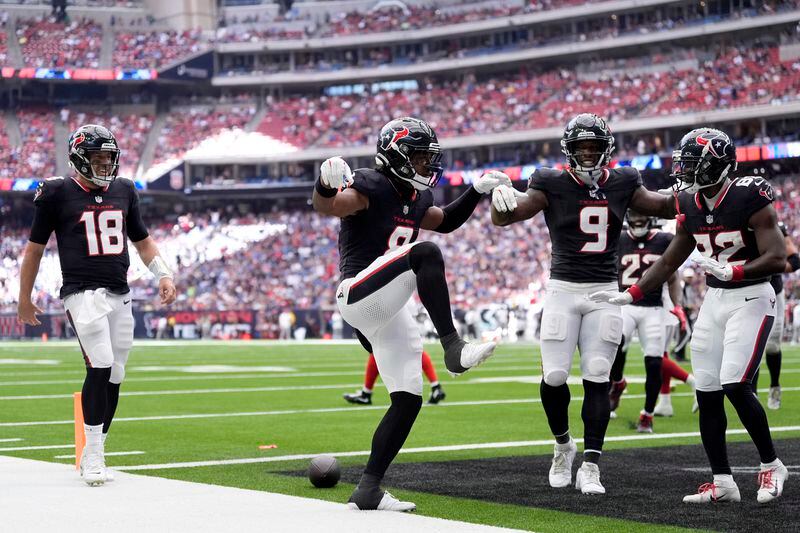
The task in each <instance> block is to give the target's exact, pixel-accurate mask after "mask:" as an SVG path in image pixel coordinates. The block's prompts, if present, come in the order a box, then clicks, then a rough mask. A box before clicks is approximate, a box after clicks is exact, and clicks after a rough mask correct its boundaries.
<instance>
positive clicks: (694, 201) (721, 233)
mask: <svg viewBox="0 0 800 533" xmlns="http://www.w3.org/2000/svg"><path fill="white" fill-rule="evenodd" d="M772 199H773V193H772V186H771V185H770V184H769V182H767V180H765V179H764V178H758V177H753V176H745V177H741V178H737V179H735V180H733V181H731V182H730V183H729V184H728V186H727V189H725V190H724V191H723V192H722V194H721V195H720V197H719V199H718V200H717V202H716V204H715V205H714V208H713V209H709V208H708V206H707V205H706V202H705V200H704V199H703V198H701V196H700V193H699V192H698V193H696V194H688V193H681V194H680V196H678V204H679V208H680V215H679V219H680V220H681V224H682V225H683V227H684V228H686V230H687V231H688V232H689V233H691V234H692V236H693V237H694V240H695V241H697V250H698V251H699V252H700V253H702V254H703V255H704V256H706V257H711V258H713V259H715V260H717V261H719V262H720V263H722V264H723V265H725V264H728V265H734V266H735V265H744V264H745V263H747V262H748V261H752V260H753V259H756V258H757V257H759V256H760V255H761V254H760V253H759V251H758V245H757V243H756V237H755V233H754V232H753V230H752V229H751V228H750V227H749V226H748V222H749V220H750V217H751V216H752V215H753V213H755V212H756V211H758V210H760V209H763V208H764V207H766V206H768V205H769V204H770V203H772ZM768 280H769V277H765V278H763V279H748V280H742V281H722V280H720V279H717V278H716V277H714V276H712V275H710V274H707V275H706V284H707V285H708V286H709V287H717V288H724V289H732V288H736V287H745V286H747V285H755V284H757V283H762V282H764V281H768Z"/></svg>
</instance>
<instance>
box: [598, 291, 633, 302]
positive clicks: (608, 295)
mask: <svg viewBox="0 0 800 533" xmlns="http://www.w3.org/2000/svg"><path fill="white" fill-rule="evenodd" d="M589 299H590V300H591V301H593V302H598V303H604V302H608V303H610V304H612V305H628V304H629V303H631V302H633V295H632V294H631V293H629V292H628V291H625V292H618V291H600V292H594V293H592V294H590V295H589Z"/></svg>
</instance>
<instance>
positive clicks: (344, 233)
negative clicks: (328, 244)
mask: <svg viewBox="0 0 800 533" xmlns="http://www.w3.org/2000/svg"><path fill="white" fill-rule="evenodd" d="M347 186H348V187H351V188H353V189H355V190H357V191H358V192H360V193H361V194H363V195H365V196H367V197H368V198H369V207H368V208H367V209H364V210H362V211H359V212H357V213H354V214H352V215H350V216H348V217H345V218H343V219H342V226H341V229H340V230H339V256H340V260H339V270H340V271H341V272H342V277H343V278H344V279H346V278H351V277H353V276H355V275H356V274H358V273H359V272H361V271H362V270H364V269H365V268H366V267H368V266H369V264H370V263H372V262H373V261H375V260H376V259H377V258H379V257H380V256H382V255H383V254H385V253H386V251H387V250H388V249H389V248H397V247H399V246H402V245H404V244H408V243H410V242H414V241H415V240H417V236H418V235H419V227H420V224H422V217H424V216H425V212H426V211H428V208H429V207H431V206H432V205H433V192H432V191H431V190H430V189H428V190H425V191H414V192H413V193H412V194H411V195H410V196H409V195H406V193H405V192H403V193H402V194H401V192H400V191H399V190H398V189H397V188H395V185H394V184H392V183H391V182H390V181H389V178H388V177H386V176H385V175H384V174H382V173H380V172H378V171H377V170H373V169H369V168H362V169H358V170H356V171H355V172H354V173H353V183H351V184H348V185H347Z"/></svg>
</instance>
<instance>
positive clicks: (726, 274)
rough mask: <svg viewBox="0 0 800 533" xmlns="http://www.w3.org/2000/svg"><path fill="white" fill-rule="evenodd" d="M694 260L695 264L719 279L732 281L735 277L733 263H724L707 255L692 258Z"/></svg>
mask: <svg viewBox="0 0 800 533" xmlns="http://www.w3.org/2000/svg"><path fill="white" fill-rule="evenodd" d="M692 261H694V264H695V265H697V266H698V267H699V268H700V270H702V271H703V272H705V273H706V274H711V275H712V276H714V277H715V278H717V279H721V280H722V281H730V280H732V279H733V267H732V266H731V265H723V264H722V263H720V262H719V261H717V260H715V259H711V258H710V257H705V256H701V257H698V258H695V259H692Z"/></svg>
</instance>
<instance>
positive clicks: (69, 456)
mask: <svg viewBox="0 0 800 533" xmlns="http://www.w3.org/2000/svg"><path fill="white" fill-rule="evenodd" d="M144 453H145V452H143V451H141V450H133V451H130V452H104V453H103V455H104V456H106V457H109V456H112V455H144ZM53 459H75V454H74V453H73V454H72V455H54V456H53Z"/></svg>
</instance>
